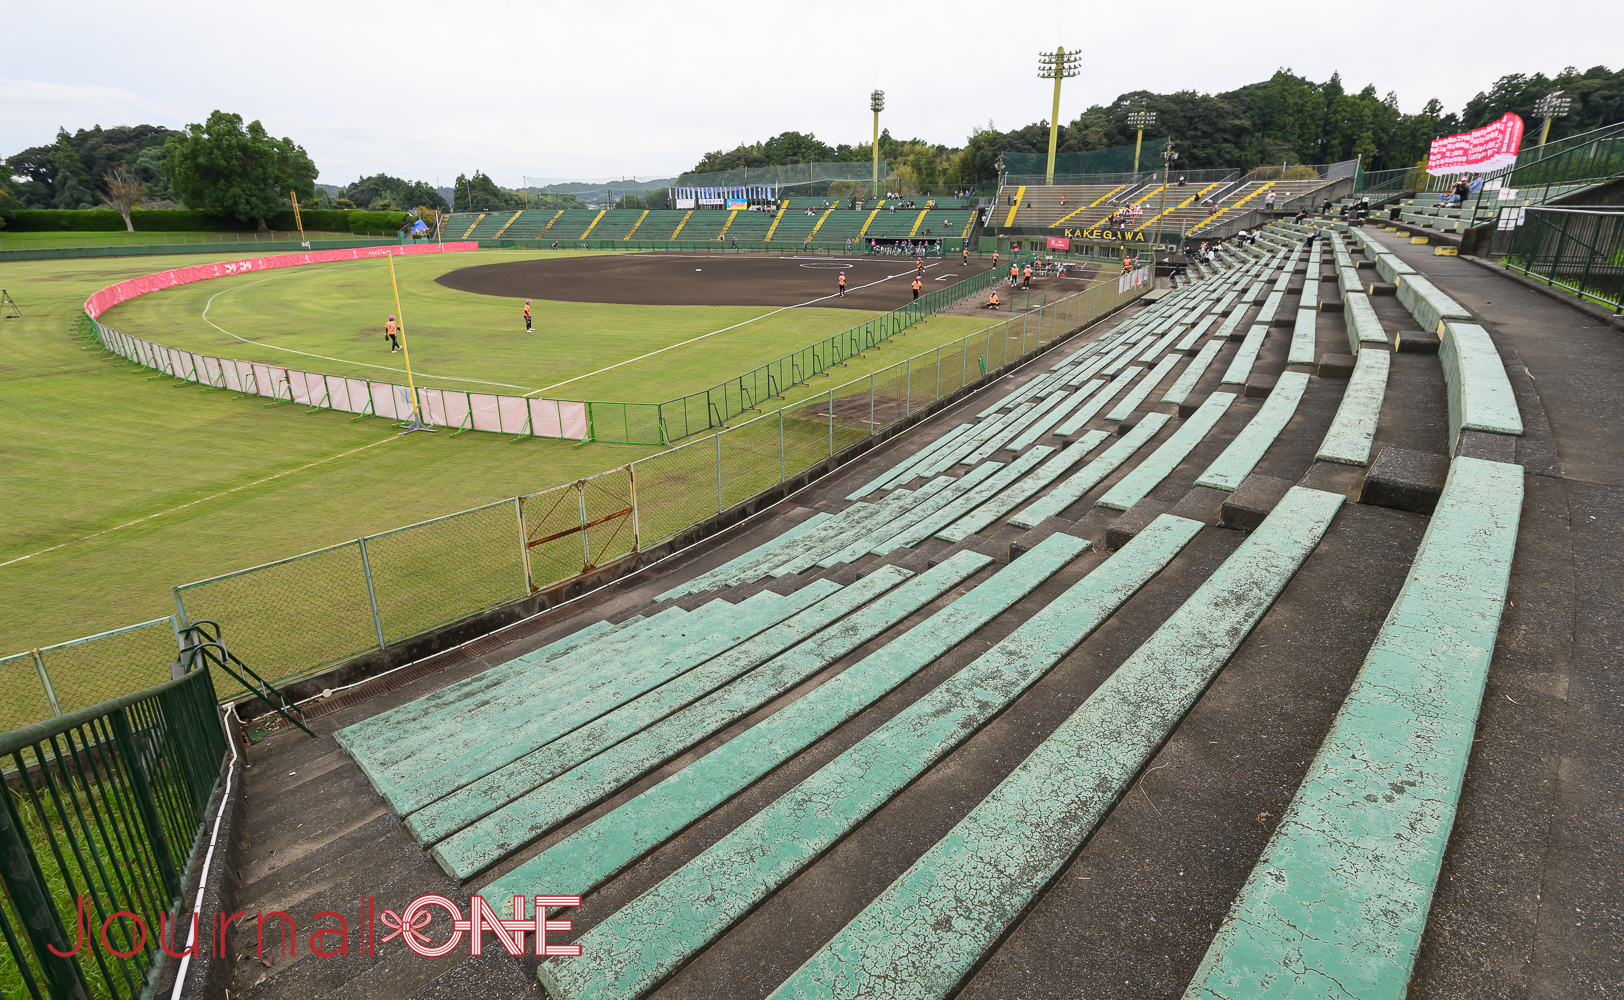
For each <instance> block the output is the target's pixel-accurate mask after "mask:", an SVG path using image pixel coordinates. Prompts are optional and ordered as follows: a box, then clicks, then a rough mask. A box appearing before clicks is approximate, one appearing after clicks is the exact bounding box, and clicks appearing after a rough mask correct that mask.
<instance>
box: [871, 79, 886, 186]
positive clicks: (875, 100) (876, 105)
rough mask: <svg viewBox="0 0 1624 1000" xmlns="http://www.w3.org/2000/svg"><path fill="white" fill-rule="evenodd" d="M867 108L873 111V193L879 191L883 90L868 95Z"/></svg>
mask: <svg viewBox="0 0 1624 1000" xmlns="http://www.w3.org/2000/svg"><path fill="white" fill-rule="evenodd" d="M868 109H869V110H870V111H872V112H874V149H873V152H874V194H875V196H876V197H878V196H879V193H880V112H881V111H884V110H885V91H883V90H876V91H874V92H873V93H871V94H869V95H868Z"/></svg>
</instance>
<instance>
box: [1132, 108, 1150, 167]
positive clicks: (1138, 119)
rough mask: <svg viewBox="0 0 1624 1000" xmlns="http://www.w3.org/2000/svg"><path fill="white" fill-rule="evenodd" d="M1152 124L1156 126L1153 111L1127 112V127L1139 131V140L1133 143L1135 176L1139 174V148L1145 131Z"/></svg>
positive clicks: (1142, 143)
mask: <svg viewBox="0 0 1624 1000" xmlns="http://www.w3.org/2000/svg"><path fill="white" fill-rule="evenodd" d="M1154 124H1156V112H1154V111H1130V112H1128V127H1129V128H1136V129H1138V130H1139V138H1137V139H1135V140H1134V141H1133V172H1134V173H1135V174H1137V173H1139V147H1140V146H1142V145H1144V142H1145V129H1147V128H1150V127H1151V126H1152V125H1154Z"/></svg>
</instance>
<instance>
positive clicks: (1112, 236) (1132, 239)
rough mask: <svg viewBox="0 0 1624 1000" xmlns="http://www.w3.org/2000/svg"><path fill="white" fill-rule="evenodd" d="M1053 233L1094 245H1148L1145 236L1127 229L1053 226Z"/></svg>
mask: <svg viewBox="0 0 1624 1000" xmlns="http://www.w3.org/2000/svg"><path fill="white" fill-rule="evenodd" d="M1052 228H1053V232H1054V233H1055V234H1056V235H1057V236H1060V237H1061V238H1063V239H1069V240H1092V241H1093V242H1096V243H1149V242H1150V240H1148V239H1146V238H1145V234H1144V233H1142V232H1139V231H1135V230H1127V229H1072V228H1070V227H1061V226H1054V227H1052Z"/></svg>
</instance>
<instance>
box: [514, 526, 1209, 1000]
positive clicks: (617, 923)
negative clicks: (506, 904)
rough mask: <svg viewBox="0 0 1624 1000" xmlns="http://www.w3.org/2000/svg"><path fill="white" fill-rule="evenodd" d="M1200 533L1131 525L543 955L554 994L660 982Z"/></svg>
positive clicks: (959, 738)
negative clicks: (721, 831) (1028, 608)
mask: <svg viewBox="0 0 1624 1000" xmlns="http://www.w3.org/2000/svg"><path fill="white" fill-rule="evenodd" d="M1200 529H1201V525H1200V523H1199V522H1195V521H1187V520H1183V519H1169V520H1168V522H1167V523H1166V524H1164V525H1162V526H1160V527H1159V528H1157V530H1154V531H1152V530H1150V529H1147V530H1146V531H1143V532H1140V534H1139V535H1138V536H1137V537H1135V538H1134V540H1133V541H1132V542H1130V543H1129V544H1128V545H1126V546H1124V547H1123V548H1122V549H1121V550H1120V551H1119V552H1117V553H1116V555H1114V556H1113V557H1112V558H1110V559H1108V560H1106V561H1105V562H1103V563H1101V564H1100V565H1099V566H1097V567H1096V568H1095V569H1094V570H1093V571H1092V572H1091V573H1089V574H1088V576H1086V577H1084V578H1083V579H1082V580H1081V581H1079V582H1078V583H1077V584H1075V585H1074V586H1072V587H1071V588H1070V589H1069V590H1067V591H1066V592H1065V593H1064V594H1062V595H1061V596H1060V597H1058V598H1056V599H1055V600H1053V601H1051V602H1050V603H1049V604H1048V605H1047V606H1045V607H1044V608H1043V609H1042V610H1040V611H1038V612H1037V613H1036V614H1034V615H1033V616H1032V617H1031V618H1029V619H1028V620H1027V621H1026V622H1025V623H1023V624H1022V625H1021V626H1019V627H1018V628H1016V630H1015V631H1014V632H1012V633H1011V634H1010V635H1009V636H1008V637H1006V638H1005V639H1003V640H1002V641H1001V642H999V643H998V644H997V645H996V646H994V647H993V648H992V649H990V650H988V651H987V652H985V653H983V654H981V655H980V656H978V657H977V658H976V659H975V660H974V661H973V662H972V663H970V664H969V665H968V666H966V667H964V668H963V669H961V670H960V671H958V673H956V674H955V675H954V676H953V677H951V678H949V679H948V680H946V681H944V682H942V683H941V684H939V685H938V686H937V687H936V688H934V689H933V690H931V691H930V692H928V693H926V694H925V695H924V696H923V697H921V698H920V699H919V700H918V701H916V702H914V703H913V704H912V705H910V706H909V707H908V708H906V709H904V710H903V711H902V712H901V713H899V714H898V715H897V716H895V717H893V718H892V719H890V720H888V721H887V722H885V723H884V724H883V725H881V726H880V727H879V728H878V729H876V730H875V731H874V732H872V733H870V734H869V735H868V736H867V737H865V738H864V739H863V740H861V741H859V742H858V743H857V744H856V745H855V746H853V747H852V748H851V749H849V750H847V751H846V752H844V753H842V754H841V755H840V756H839V757H837V758H836V759H835V760H833V761H831V762H830V763H829V764H827V765H825V766H824V767H822V768H820V769H819V770H818V771H817V772H816V773H815V774H813V775H812V776H811V777H809V778H807V779H806V780H805V781H803V782H801V783H800V784H799V785H797V786H796V787H795V788H794V789H793V790H792V791H790V792H788V793H786V794H785V795H783V796H781V797H780V798H779V799H778V800H777V801H775V802H774V803H772V804H771V805H770V806H768V807H767V808H765V809H763V810H762V811H760V812H758V813H756V814H755V815H754V816H752V817H751V818H750V819H749V820H747V821H745V822H744V823H743V824H741V825H739V826H738V827H736V828H735V829H734V830H732V831H731V832H730V833H728V834H727V835H726V836H724V837H723V838H722V839H721V840H720V841H718V842H717V843H716V844H714V845H712V846H711V847H710V848H709V849H707V850H706V851H704V852H703V853H701V854H700V855H699V856H698V857H696V858H694V859H693V860H692V861H690V862H688V863H687V864H685V865H684V866H683V867H682V868H680V869H678V870H677V871H676V872H674V873H672V874H671V875H670V876H668V877H667V878H665V879H664V880H663V881H662V882H660V883H659V884H658V885H656V886H654V887H652V888H651V889H649V890H648V891H647V892H645V893H643V894H642V895H641V896H639V897H638V898H637V899H636V900H634V901H632V902H631V903H629V904H627V905H626V906H623V907H621V908H620V909H618V910H616V911H615V912H614V913H613V914H611V915H609V916H608V917H607V918H605V919H604V920H603V921H601V922H600V923H598V924H597V926H595V927H593V928H592V929H591V930H590V931H588V932H587V933H586V934H584V935H582V936H581V938H580V939H579V943H580V944H581V954H580V955H579V956H577V957H574V958H572V959H571V960H570V961H568V962H546V963H543V965H542V966H541V968H540V969H539V970H538V973H539V975H540V978H541V982H542V985H543V987H544V988H545V989H546V990H547V992H548V994H549V995H550V996H552V997H554V998H556V1000H587V998H593V1000H622V998H624V997H627V996H635V995H638V994H640V993H642V992H643V991H644V990H646V989H648V988H649V987H650V986H652V985H654V984H655V983H657V982H659V981H660V980H661V979H663V978H665V976H666V975H668V974H669V973H670V972H672V971H674V970H675V969H676V968H677V967H678V966H680V965H681V964H682V963H684V962H685V961H686V960H687V959H688V957H689V956H691V955H693V954H694V953H695V952H697V951H698V950H700V949H701V948H703V947H704V946H705V945H706V944H707V943H709V942H710V941H711V940H712V939H713V938H714V937H715V936H716V935H718V934H720V933H721V932H722V931H723V930H726V929H727V927H729V926H730V925H731V924H732V923H733V922H734V921H736V920H738V919H739V918H740V917H741V916H743V915H744V914H745V913H747V912H748V911H749V910H750V909H751V908H752V907H753V906H755V905H756V904H757V903H759V902H760V901H761V900H762V899H764V898H765V897H766V896H767V895H768V894H769V893H770V892H772V891H773V890H774V889H776V888H777V887H778V886H779V885H781V884H783V882H784V881H786V880H787V879H789V878H791V877H793V876H794V875H795V874H796V873H797V872H798V871H800V870H801V868H803V867H804V866H805V865H806V864H807V863H809V862H810V861H812V860H813V859H814V858H816V857H817V856H818V855H820V854H822V853H823V852H824V851H825V850H827V848H828V847H829V845H830V844H832V843H833V842H834V841H835V840H836V839H838V838H839V837H840V836H842V835H843V834H844V833H845V832H846V831H847V830H849V829H851V828H852V827H853V826H854V825H856V824H857V823H859V822H861V821H862V820H863V819H864V818H865V817H867V816H868V815H869V814H870V813H872V812H873V811H874V810H875V809H877V808H879V807H880V806H881V805H883V804H884V803H885V802H887V801H888V800H889V799H890V798H891V797H892V796H893V795H895V794H896V793H897V792H899V791H901V790H902V789H903V788H904V787H906V786H907V785H908V783H909V782H911V781H912V780H913V779H914V778H915V777H916V776H917V775H919V774H920V773H921V772H922V771H924V770H925V769H926V768H927V767H929V766H930V765H931V764H933V763H935V762H936V761H937V760H939V759H941V757H942V756H943V755H944V754H946V753H947V752H948V751H949V750H951V749H952V748H953V747H955V746H957V745H958V744H960V743H962V742H963V741H964V740H965V739H966V738H968V737H969V736H970V735H971V734H972V733H974V732H975V731H976V730H978V729H980V728H981V727H982V726H983V725H985V724H986V723H987V722H988V721H989V720H990V719H991V718H992V717H993V716H995V715H996V714H997V713H998V712H999V711H1001V710H1002V709H1003V708H1004V706H1006V705H1008V704H1009V703H1010V702H1011V701H1013V700H1014V699H1015V698H1016V697H1017V696H1019V695H1020V694H1021V693H1022V692H1023V691H1025V690H1026V689H1027V688H1029V687H1030V686H1031V685H1032V684H1034V683H1036V682H1037V680H1038V679H1039V678H1041V677H1042V676H1043V675H1044V674H1046V673H1047V672H1048V671H1049V670H1050V668H1052V667H1053V666H1054V665H1055V664H1056V663H1057V662H1059V660H1060V658H1061V657H1063V656H1064V655H1066V653H1068V652H1070V651H1071V650H1072V648H1073V647H1075V646H1076V645H1077V644H1078V643H1080V642H1081V641H1082V640H1083V639H1084V638H1085V637H1086V636H1087V635H1088V634H1089V633H1091V632H1092V631H1094V629H1096V628H1098V627H1099V626H1100V624H1102V623H1103V622H1104V621H1105V619H1106V618H1107V617H1109V616H1110V615H1111V613H1112V612H1114V611H1115V610H1116V609H1117V608H1118V607H1119V606H1121V604H1122V603H1123V602H1124V601H1126V600H1127V599H1128V598H1129V597H1131V596H1133V594H1134V593H1136V592H1137V591H1138V590H1139V588H1140V587H1142V586H1144V584H1145V583H1146V582H1148V581H1149V580H1150V579H1151V578H1152V577H1154V576H1155V575H1156V574H1157V573H1159V572H1160V571H1161V569H1162V568H1163V567H1164V566H1165V565H1166V564H1167V563H1168V562H1169V561H1170V560H1171V559H1172V558H1173V557H1174V556H1176V555H1177V554H1178V553H1179V551H1180V550H1182V549H1183V547H1184V545H1185V544H1187V543H1188V542H1189V540H1190V539H1191V538H1193V537H1194V536H1195V534H1196V532H1198V531H1199V530H1200Z"/></svg>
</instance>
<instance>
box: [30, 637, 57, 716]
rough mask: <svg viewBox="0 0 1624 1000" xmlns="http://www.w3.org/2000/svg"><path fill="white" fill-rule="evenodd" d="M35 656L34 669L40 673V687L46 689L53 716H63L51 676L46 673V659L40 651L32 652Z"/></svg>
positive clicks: (46, 696) (46, 697) (46, 698)
mask: <svg viewBox="0 0 1624 1000" xmlns="http://www.w3.org/2000/svg"><path fill="white" fill-rule="evenodd" d="M31 652H32V653H33V654H34V669H35V670H38V671H39V682H40V686H41V687H43V688H45V700H46V701H48V702H50V703H51V713H52V714H53V715H61V714H62V705H61V703H59V702H58V701H57V700H56V688H55V687H53V686H52V685H51V675H50V674H48V673H46V672H45V657H43V656H41V655H39V650H37V649H35V650H31Z"/></svg>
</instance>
